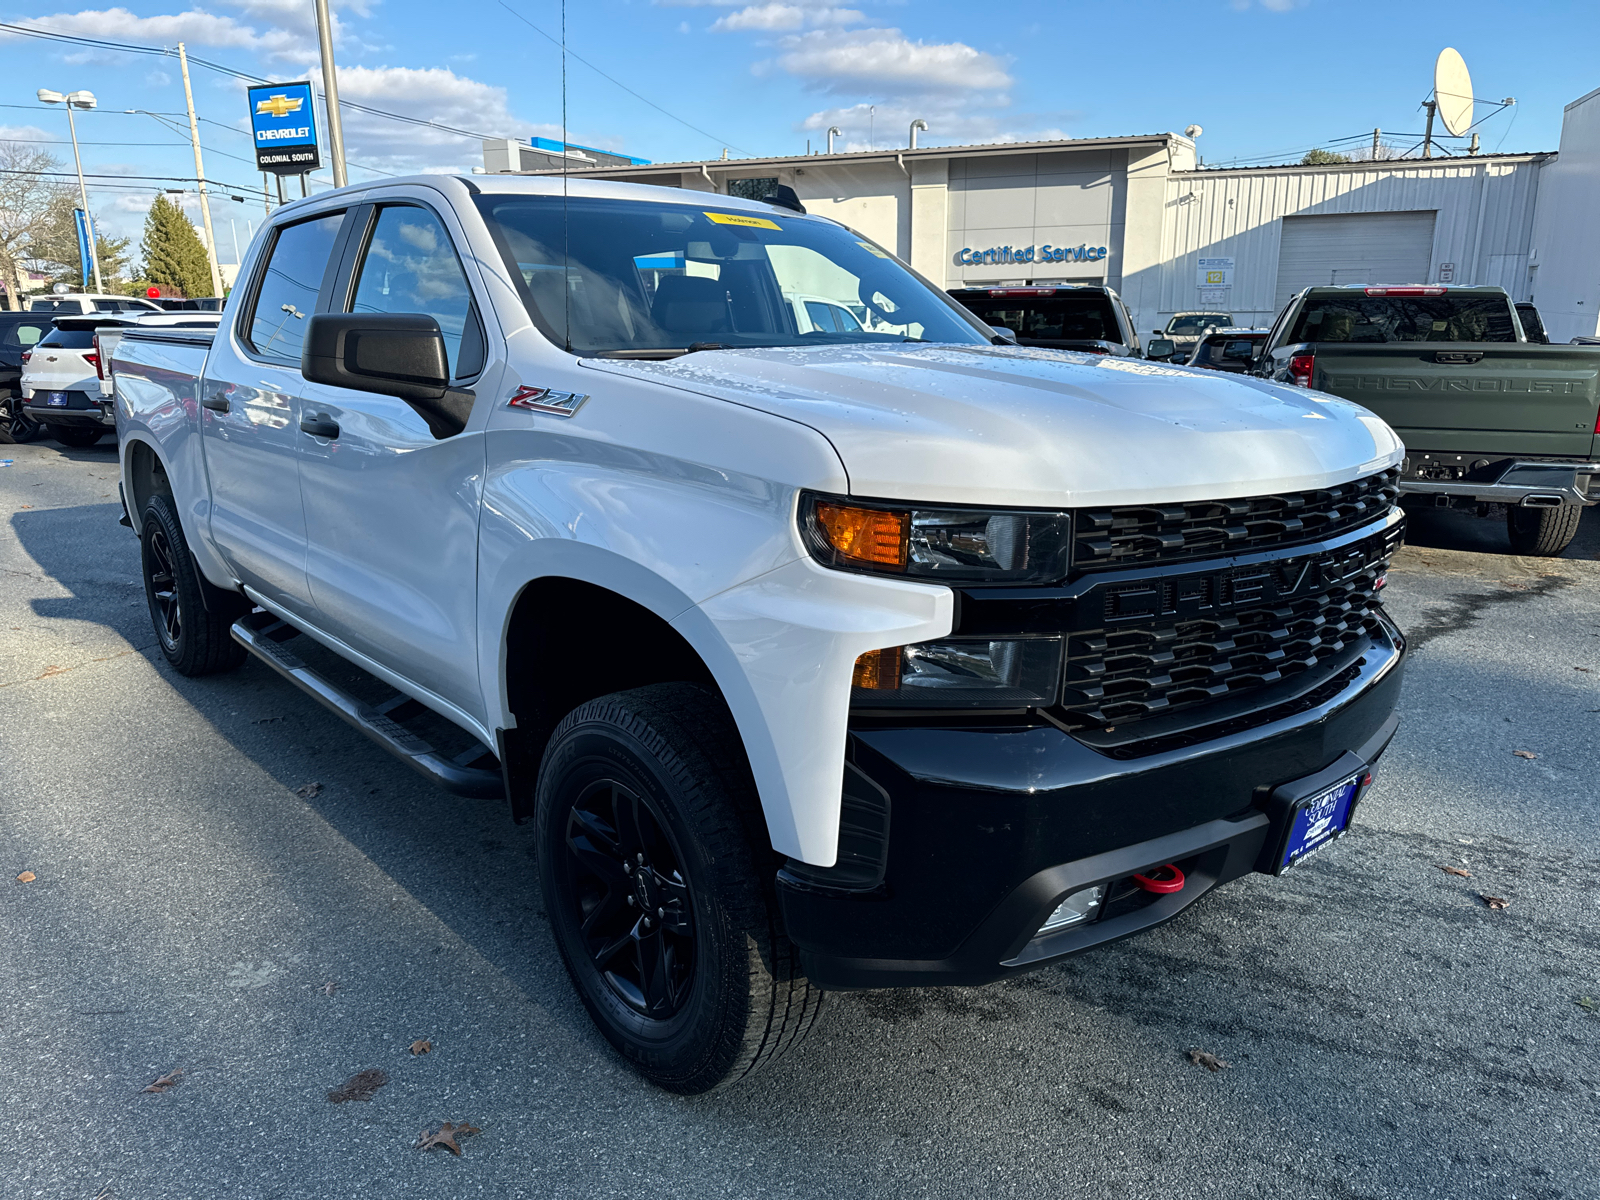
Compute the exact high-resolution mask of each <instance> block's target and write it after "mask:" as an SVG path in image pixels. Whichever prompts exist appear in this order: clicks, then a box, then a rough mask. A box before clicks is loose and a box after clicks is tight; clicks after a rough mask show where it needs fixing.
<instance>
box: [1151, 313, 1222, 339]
mask: <svg viewBox="0 0 1600 1200" xmlns="http://www.w3.org/2000/svg"><path fill="white" fill-rule="evenodd" d="M1232 324H1233V317H1231V316H1230V315H1229V314H1227V313H1184V314H1183V315H1182V316H1178V317H1173V318H1172V320H1170V321H1168V322H1167V332H1168V333H1170V334H1175V335H1177V336H1178V337H1194V336H1195V335H1196V334H1198V333H1200V332H1202V331H1203V330H1206V329H1216V328H1219V327H1221V326H1224V325H1232Z"/></svg>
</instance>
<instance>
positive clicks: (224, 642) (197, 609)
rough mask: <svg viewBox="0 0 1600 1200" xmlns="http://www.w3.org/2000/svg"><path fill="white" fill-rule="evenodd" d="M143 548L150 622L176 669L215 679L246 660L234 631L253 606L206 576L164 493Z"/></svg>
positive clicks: (147, 514) (147, 520) (142, 535)
mask: <svg viewBox="0 0 1600 1200" xmlns="http://www.w3.org/2000/svg"><path fill="white" fill-rule="evenodd" d="M139 546H140V551H139V557H140V567H141V574H142V575H143V576H144V594H145V600H146V602H147V603H148V604H149V606H150V623H151V624H152V625H153V626H155V631H156V641H157V642H158V643H159V644H160V646H161V653H162V654H164V655H165V656H166V659H167V661H168V662H169V663H171V664H172V669H173V670H175V671H177V672H178V674H180V675H215V674H217V673H218V672H221V671H231V670H233V669H234V668H235V667H237V666H239V664H241V663H242V662H244V660H245V657H246V656H247V654H248V653H249V652H248V651H247V650H245V648H244V647H243V646H241V645H240V644H239V643H238V642H236V641H234V640H233V636H232V635H231V634H230V633H229V632H228V629H229V626H231V625H232V624H233V623H234V621H236V620H238V619H239V618H240V617H242V616H243V615H244V614H245V613H246V612H248V611H249V609H250V605H249V602H248V601H246V600H245V599H244V597H242V596H238V595H235V594H234V593H232V592H225V591H223V590H222V589H221V588H219V587H215V586H214V585H212V584H210V583H208V582H207V581H206V580H204V579H202V578H201V577H200V572H199V571H198V570H197V569H196V568H195V565H194V557H193V556H192V555H191V554H190V553H189V543H188V542H187V541H185V540H184V536H183V526H181V525H180V524H179V523H178V510H177V509H176V507H174V505H173V503H172V497H171V496H168V495H165V494H158V495H156V496H153V497H152V498H151V500H150V503H149V504H148V505H146V506H145V510H144V523H143V525H142V526H141V527H140V530H139Z"/></svg>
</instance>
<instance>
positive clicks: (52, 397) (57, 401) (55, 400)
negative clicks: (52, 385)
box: [44, 392, 67, 408]
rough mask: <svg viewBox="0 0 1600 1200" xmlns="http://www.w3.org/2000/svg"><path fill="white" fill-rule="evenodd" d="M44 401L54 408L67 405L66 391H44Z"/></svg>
mask: <svg viewBox="0 0 1600 1200" xmlns="http://www.w3.org/2000/svg"><path fill="white" fill-rule="evenodd" d="M44 402H45V403H46V404H51V405H54V406H55V407H56V408H65V407H66V406H67V393H66V392H46V393H45V394H44Z"/></svg>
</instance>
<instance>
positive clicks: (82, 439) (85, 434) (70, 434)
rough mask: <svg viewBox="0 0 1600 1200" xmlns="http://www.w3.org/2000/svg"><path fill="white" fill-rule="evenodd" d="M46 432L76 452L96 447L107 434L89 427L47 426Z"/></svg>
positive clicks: (102, 430)
mask: <svg viewBox="0 0 1600 1200" xmlns="http://www.w3.org/2000/svg"><path fill="white" fill-rule="evenodd" d="M45 431H46V432H47V433H49V435H50V436H51V437H53V438H55V440H56V441H58V442H60V443H61V444H62V445H63V446H71V447H73V449H75V450H85V449H87V448H88V447H90V446H92V445H94V444H95V443H96V442H98V441H99V440H100V439H101V438H102V437H104V436H105V432H106V431H105V430H104V429H93V428H91V427H89V426H87V425H46V426H45Z"/></svg>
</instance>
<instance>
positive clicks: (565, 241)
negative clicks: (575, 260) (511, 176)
mask: <svg viewBox="0 0 1600 1200" xmlns="http://www.w3.org/2000/svg"><path fill="white" fill-rule="evenodd" d="M570 154H571V150H570V149H569V148H568V146H567V0H561V320H562V325H563V331H562V337H563V338H564V340H565V342H566V345H565V349H566V351H567V353H568V354H571V353H572V248H571V242H570V239H569V236H568V233H567V168H568V166H569V165H570V160H569V157H568V156H569V155H570Z"/></svg>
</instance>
